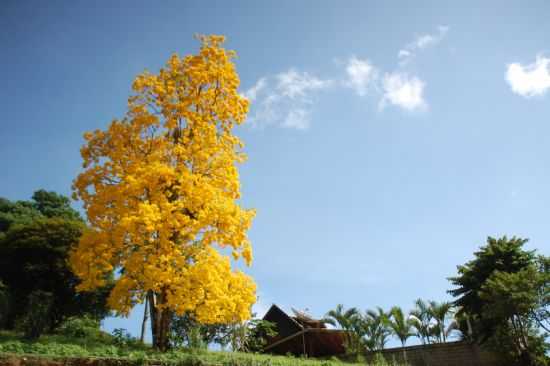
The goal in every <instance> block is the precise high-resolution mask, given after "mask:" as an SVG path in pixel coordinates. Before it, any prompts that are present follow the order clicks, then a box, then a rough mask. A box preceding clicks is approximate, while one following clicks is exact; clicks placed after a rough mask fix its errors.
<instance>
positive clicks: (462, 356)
mask: <svg viewBox="0 0 550 366" xmlns="http://www.w3.org/2000/svg"><path fill="white" fill-rule="evenodd" d="M403 351H405V353H406V357H407V363H408V365H410V366H470V365H471V366H500V365H501V362H499V360H498V357H497V355H496V354H494V353H491V352H488V351H486V350H482V349H480V348H479V347H478V346H476V345H472V344H469V343H466V342H449V343H439V344H430V345H424V346H412V347H405V348H390V349H385V350H382V351H380V352H378V353H380V354H381V355H382V356H383V357H384V358H385V359H386V360H387V361H388V362H397V363H400V362H403V361H404V357H405V353H404V352H403ZM374 357H375V353H374V352H369V353H367V357H366V358H367V361H372V360H373V359H374Z"/></svg>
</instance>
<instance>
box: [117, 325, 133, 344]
mask: <svg viewBox="0 0 550 366" xmlns="http://www.w3.org/2000/svg"><path fill="white" fill-rule="evenodd" d="M113 343H114V344H115V345H116V346H118V347H128V346H129V345H131V344H133V343H137V339H135V338H134V337H132V335H131V334H130V333H129V332H128V331H127V330H126V329H124V328H115V329H113Z"/></svg>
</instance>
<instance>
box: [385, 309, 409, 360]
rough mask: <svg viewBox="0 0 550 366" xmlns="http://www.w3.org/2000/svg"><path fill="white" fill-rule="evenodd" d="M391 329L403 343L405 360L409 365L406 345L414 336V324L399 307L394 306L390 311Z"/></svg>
mask: <svg viewBox="0 0 550 366" xmlns="http://www.w3.org/2000/svg"><path fill="white" fill-rule="evenodd" d="M390 315H391V319H390V327H391V329H392V330H393V333H394V334H395V335H396V336H397V338H399V340H400V341H401V346H402V347H403V360H404V361H405V363H407V351H406V350H405V344H406V343H407V339H408V338H410V337H412V336H414V333H413V332H412V328H413V326H412V322H411V320H410V318H408V317H405V314H403V310H401V308H400V307H399V306H394V307H393V308H391V310H390Z"/></svg>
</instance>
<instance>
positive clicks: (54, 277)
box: [0, 190, 108, 329]
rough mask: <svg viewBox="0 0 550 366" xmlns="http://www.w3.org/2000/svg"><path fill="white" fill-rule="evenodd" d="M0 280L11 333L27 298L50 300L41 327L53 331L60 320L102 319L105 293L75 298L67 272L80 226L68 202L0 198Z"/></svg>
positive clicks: (50, 196)
mask: <svg viewBox="0 0 550 366" xmlns="http://www.w3.org/2000/svg"><path fill="white" fill-rule="evenodd" d="M0 227H1V230H0V281H1V282H2V283H3V287H4V288H3V293H4V296H3V299H4V300H3V304H4V306H3V307H2V308H3V309H4V313H5V316H4V317H2V318H3V320H2V319H0V321H2V324H3V325H4V326H5V327H8V328H13V327H14V326H15V325H16V322H17V321H18V320H20V319H21V318H22V317H24V316H25V315H26V314H27V313H28V312H29V311H31V310H32V309H29V306H30V305H29V304H28V302H29V301H30V300H29V299H30V298H31V294H32V293H34V292H37V291H40V292H42V293H47V294H48V296H51V298H52V306H51V309H49V310H48V312H47V316H46V319H45V325H46V326H47V327H48V328H50V329H52V328H54V327H56V326H57V325H59V324H60V323H61V322H62V321H63V320H64V319H65V318H67V317H70V316H74V315H82V314H90V315H92V316H94V317H96V318H102V317H104V316H105V315H106V314H107V313H108V311H107V309H106V306H105V299H106V296H105V293H104V292H105V291H103V292H101V291H100V292H92V293H89V294H80V293H77V292H76V289H75V286H76V284H77V281H78V279H77V278H76V277H75V275H74V274H73V273H72V271H71V270H70V268H69V267H68V263H67V259H68V253H69V250H70V248H71V247H72V246H73V245H75V244H76V243H77V242H78V240H79V238H80V235H81V233H82V231H83V229H84V227H85V224H84V222H83V220H82V219H81V217H80V214H79V213H78V211H76V210H74V209H73V208H72V207H71V206H70V204H69V199H68V198H67V197H65V196H62V195H59V194H57V193H55V192H47V191H45V190H39V191H36V192H35V193H34V195H33V196H32V200H30V201H15V202H12V201H10V200H8V199H5V198H0Z"/></svg>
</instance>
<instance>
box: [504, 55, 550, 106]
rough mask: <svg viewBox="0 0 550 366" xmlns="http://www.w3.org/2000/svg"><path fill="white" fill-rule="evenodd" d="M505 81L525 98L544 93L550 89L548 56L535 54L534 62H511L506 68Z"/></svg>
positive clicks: (549, 62)
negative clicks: (523, 63)
mask: <svg viewBox="0 0 550 366" xmlns="http://www.w3.org/2000/svg"><path fill="white" fill-rule="evenodd" d="M506 81H507V82H508V84H510V87H511V88H512V91H513V92H514V93H516V94H519V95H521V96H522V97H525V98H530V97H534V96H540V95H544V94H545V93H546V92H547V91H548V90H549V89H550V58H545V57H542V56H537V58H536V60H535V62H534V63H532V64H529V65H522V64H520V63H518V62H515V63H511V64H509V65H508V66H507V69H506Z"/></svg>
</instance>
